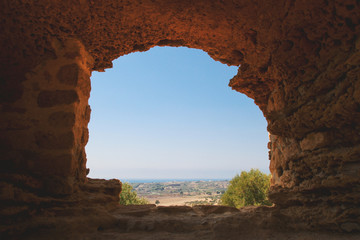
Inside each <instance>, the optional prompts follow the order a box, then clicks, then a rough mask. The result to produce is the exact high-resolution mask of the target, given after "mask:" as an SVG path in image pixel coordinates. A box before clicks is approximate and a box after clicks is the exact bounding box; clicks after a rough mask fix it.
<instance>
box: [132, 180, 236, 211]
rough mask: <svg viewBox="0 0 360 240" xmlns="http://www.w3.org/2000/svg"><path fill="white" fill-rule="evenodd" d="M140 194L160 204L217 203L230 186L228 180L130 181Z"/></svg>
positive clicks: (191, 204)
mask: <svg viewBox="0 0 360 240" xmlns="http://www.w3.org/2000/svg"><path fill="white" fill-rule="evenodd" d="M130 184H131V185H132V186H133V188H134V190H135V191H136V192H137V193H138V195H139V196H141V197H144V198H146V199H148V200H149V202H150V203H153V204H157V205H160V206H169V205H188V206H193V205H198V204H210V205H217V204H219V202H220V198H221V196H222V194H224V192H225V191H226V189H227V188H228V186H229V181H228V180H195V181H167V182H144V183H140V182H135V183H134V182H132V183H131V182H130Z"/></svg>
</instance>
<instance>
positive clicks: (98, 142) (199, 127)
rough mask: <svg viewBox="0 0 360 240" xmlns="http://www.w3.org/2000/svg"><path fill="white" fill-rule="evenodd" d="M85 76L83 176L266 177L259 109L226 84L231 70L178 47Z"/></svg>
mask: <svg viewBox="0 0 360 240" xmlns="http://www.w3.org/2000/svg"><path fill="white" fill-rule="evenodd" d="M113 64H114V66H113V68H112V69H107V70H106V72H104V73H101V72H93V74H92V77H91V84H92V90H91V96H90V100H89V102H90V106H91V108H92V113H91V120H90V123H89V131H90V139H89V143H88V144H87V146H86V152H87V158H88V162H87V167H88V168H90V174H89V177H93V178H107V179H108V178H118V179H120V180H121V179H139V178H142V179H164V178H166V179H169V178H170V179H186V178H191V179H194V178H207V179H209V178H210V179H211V178H213V179H214V178H217V179H219V178H222V179H223V178H225V179H231V178H232V177H233V176H234V175H235V174H236V173H240V172H241V171H242V170H249V169H251V168H259V169H260V170H262V171H264V172H267V173H268V172H269V170H268V168H269V167H268V166H269V160H268V150H267V148H266V146H267V142H268V133H267V131H266V121H265V118H264V117H263V115H262V113H261V111H260V110H259V108H258V107H257V106H256V105H255V104H254V102H253V100H252V99H249V98H248V97H246V96H245V95H243V94H240V93H238V92H236V91H233V90H231V88H230V87H228V82H229V80H230V79H231V78H232V77H233V76H234V75H236V73H237V67H229V66H227V65H224V64H221V63H220V62H216V61H214V60H213V59H211V58H210V57H209V56H208V55H207V53H205V52H203V51H201V50H197V49H189V48H185V47H181V48H174V47H155V48H152V49H150V50H149V51H147V52H141V53H140V52H136V53H132V54H129V55H126V56H122V57H120V58H118V59H116V60H115V61H114V62H113Z"/></svg>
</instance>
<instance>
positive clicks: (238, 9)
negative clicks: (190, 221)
mask: <svg viewBox="0 0 360 240" xmlns="http://www.w3.org/2000/svg"><path fill="white" fill-rule="evenodd" d="M0 18H1V25H0V32H1V36H0V42H1V57H0V61H1V64H0V105H1V108H0V111H1V113H0V164H1V165H0V166H1V168H0V173H1V174H0V187H1V188H0V189H1V193H0V196H1V198H0V201H1V204H2V206H4V207H2V210H1V212H0V214H1V216H2V217H1V219H5V220H2V222H1V224H2V225H3V226H6V227H4V228H1V229H2V232H6V231H7V233H9V232H11V231H10V230H9V229H12V227H13V225H14V224H15V223H16V222H18V221H20V220H24V219H26V220H27V221H29V219H31V217H33V218H34V217H35V216H38V215H39V214H41V213H42V212H43V209H44V208H46V209H51V208H52V207H53V206H55V205H56V203H59V201H60V202H64V201H65V202H67V204H68V203H69V201H70V202H71V203H72V204H73V205H76V204H77V205H79V206H81V204H84V202H86V203H89V202H91V203H92V204H95V203H99V202H103V203H104V202H107V203H110V202H113V203H116V201H117V194H118V192H119V191H120V188H121V186H120V183H118V182H116V181H115V182H111V183H109V184H110V185H109V186H108V185H106V184H107V183H103V184H96V186H97V187H89V184H90V183H89V182H88V180H87V178H86V174H87V172H88V170H87V169H86V154H85V150H84V147H85V145H86V143H87V140H88V129H87V124H88V122H89V120H90V112H91V109H90V106H89V105H88V98H89V96H90V88H91V87H90V75H91V72H92V71H93V70H96V71H102V70H104V69H105V68H109V67H111V66H112V64H111V61H112V60H114V59H116V58H117V57H119V56H122V55H124V54H128V53H131V52H135V51H146V50H148V49H149V48H151V47H153V46H187V47H192V48H198V49H202V50H204V51H206V52H207V53H208V54H209V55H210V56H211V57H212V58H214V59H215V60H218V61H221V62H222V63H224V64H228V65H236V66H240V67H239V71H238V74H237V75H236V76H235V77H234V78H233V79H231V80H230V84H229V85H230V86H231V87H232V88H233V89H234V90H236V91H239V92H241V93H244V94H246V95H247V96H249V97H251V98H253V99H254V101H255V104H257V105H258V106H259V108H260V109H261V110H262V111H263V113H264V116H265V117H266V119H267V121H268V131H269V133H270V142H269V149H270V151H269V158H270V171H271V173H272V186H271V191H270V198H271V200H272V201H273V202H274V204H275V207H273V208H272V210H271V211H273V213H272V214H271V217H272V218H274V221H281V220H285V221H284V222H283V223H282V224H283V226H284V227H286V226H288V227H289V228H292V229H294V228H295V229H311V230H333V231H339V232H341V231H342V232H354V231H355V232H356V231H360V222H359V216H360V209H359V205H360V202H359V201H360V185H359V182H360V177H359V176H360V121H359V120H360V80H359V76H360V70H359V69H360V68H359V65H360V39H359V34H360V26H359V21H360V20H359V19H360V3H359V1H356V0H353V1H351V0H346V1H338V2H337V1H285V0H284V1H266V0H257V1H256V0H241V1H240V0H239V1H230V0H229V1H228V0H224V1H205V0H198V1H185V0H182V1H170V0H168V1H165V0H143V1H114V0H104V1H91V0H80V1H75V0H67V1H45V0H44V1H41V0H40V1H25V0H24V1H17V2H15V1H10V0H7V1H2V2H1V3H0ZM104 184H105V185H106V186H107V187H104V186H105V185H104ZM104 189H108V190H104ZM97 192H99V194H100V193H101V192H105V193H106V194H107V195H106V196H108V197H101V198H98V200H96V201H87V200H86V199H87V198H86V196H90V195H88V194H87V193H89V194H90V193H91V194H94V193H97ZM80 193H82V194H80ZM79 196H85V197H79ZM80 198H81V199H82V200H80ZM70 199H71V200H70ZM92 199H93V198H92ZM95 199H97V198H95ZM99 199H101V201H100V200H99ZM56 206H63V207H64V208H65V207H66V206H68V205H66V204H62V205H61V204H60V205H56ZM69 214H70V213H69ZM254 214H256V211H255V212H254ZM234 224H236V220H234ZM265 225H266V224H264V226H263V227H264V228H266V227H268V225H266V226H265ZM24 228H25V227H24ZM24 228H21V227H20V228H19V229H22V230H23V229H24Z"/></svg>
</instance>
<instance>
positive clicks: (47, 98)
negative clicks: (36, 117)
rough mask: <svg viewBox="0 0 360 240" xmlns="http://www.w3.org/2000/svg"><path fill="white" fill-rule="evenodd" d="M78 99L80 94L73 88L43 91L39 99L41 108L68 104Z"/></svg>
mask: <svg viewBox="0 0 360 240" xmlns="http://www.w3.org/2000/svg"><path fill="white" fill-rule="evenodd" d="M78 101H79V96H78V94H77V93H76V91H73V90H56V91H42V92H40V93H39V96H38V99H37V103H38V106H39V107H41V108H48V107H53V106H57V105H67V104H71V103H74V102H78Z"/></svg>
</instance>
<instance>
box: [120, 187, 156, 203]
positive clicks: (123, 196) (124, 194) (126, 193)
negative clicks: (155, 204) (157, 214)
mask: <svg viewBox="0 0 360 240" xmlns="http://www.w3.org/2000/svg"><path fill="white" fill-rule="evenodd" d="M119 197H120V201H119V203H120V204H121V205H142V204H148V203H149V201H148V200H147V199H145V198H143V197H139V196H138V195H137V193H136V191H134V190H133V187H132V186H131V185H130V184H129V183H126V182H124V183H122V190H121V193H120V195H119Z"/></svg>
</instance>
